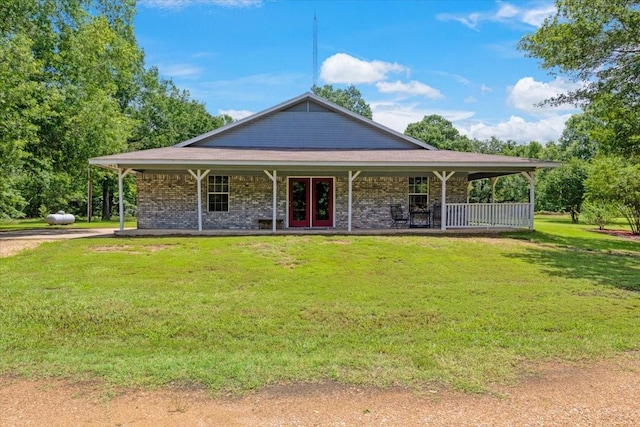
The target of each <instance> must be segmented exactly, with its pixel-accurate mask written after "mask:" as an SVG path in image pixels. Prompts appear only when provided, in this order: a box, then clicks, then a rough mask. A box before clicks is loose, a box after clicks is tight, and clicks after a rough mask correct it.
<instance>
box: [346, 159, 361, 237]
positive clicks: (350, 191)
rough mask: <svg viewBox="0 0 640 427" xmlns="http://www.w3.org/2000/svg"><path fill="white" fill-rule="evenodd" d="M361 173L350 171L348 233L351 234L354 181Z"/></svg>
mask: <svg viewBox="0 0 640 427" xmlns="http://www.w3.org/2000/svg"><path fill="white" fill-rule="evenodd" d="M360 172H362V171H357V172H356V173H353V171H349V202H348V203H349V213H348V218H347V231H349V232H351V215H352V211H353V209H352V207H351V205H352V204H353V180H354V179H356V178H357V177H358V175H360Z"/></svg>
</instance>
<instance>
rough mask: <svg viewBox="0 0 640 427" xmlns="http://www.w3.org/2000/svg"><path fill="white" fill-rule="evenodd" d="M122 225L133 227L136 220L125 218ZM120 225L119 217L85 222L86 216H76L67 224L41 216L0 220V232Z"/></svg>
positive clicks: (113, 226) (115, 226) (112, 226)
mask: <svg viewBox="0 0 640 427" xmlns="http://www.w3.org/2000/svg"><path fill="white" fill-rule="evenodd" d="M124 226H125V227H126V228H131V227H133V228H135V227H136V220H135V219H131V218H126V220H125V223H124ZM118 227H120V220H119V219H117V218H116V219H112V220H110V221H103V220H101V219H94V220H93V221H91V222H87V220H86V218H78V217H76V221H75V222H74V223H73V224H69V225H49V224H47V223H46V222H45V220H44V219H43V218H31V219H15V220H0V233H1V232H3V231H16V230H37V229H40V228H48V229H54V228H58V229H69V228H118Z"/></svg>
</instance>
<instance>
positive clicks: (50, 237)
mask: <svg viewBox="0 0 640 427" xmlns="http://www.w3.org/2000/svg"><path fill="white" fill-rule="evenodd" d="M114 231H115V229H113V228H41V229H34V230H17V231H0V257H7V256H11V255H14V254H16V253H18V252H20V251H22V250H25V249H33V248H35V247H37V246H38V245H39V244H40V243H42V242H52V241H54V240H64V239H78V238H82V237H112V236H113V232H114Z"/></svg>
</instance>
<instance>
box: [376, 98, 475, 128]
mask: <svg viewBox="0 0 640 427" xmlns="http://www.w3.org/2000/svg"><path fill="white" fill-rule="evenodd" d="M369 105H370V106H371V112H372V113H373V120H375V121H376V122H378V123H380V124H383V125H385V126H387V127H389V128H391V129H393V130H395V131H398V132H401V133H404V131H405V129H406V128H407V125H408V124H409V123H415V122H419V121H420V120H422V119H423V118H424V116H429V115H431V114H438V115H439V116H442V117H444V118H445V119H447V120H449V121H452V122H453V121H455V120H464V119H468V118H470V117H472V116H473V115H474V114H475V112H473V111H465V110H439V109H426V108H419V106H418V104H404V105H403V104H398V103H394V102H386V101H375V102H370V103H369Z"/></svg>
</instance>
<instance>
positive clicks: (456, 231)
mask: <svg viewBox="0 0 640 427" xmlns="http://www.w3.org/2000/svg"><path fill="white" fill-rule="evenodd" d="M528 230H529V229H528V228H449V229H447V230H441V229H439V228H385V229H375V230H364V229H357V230H353V231H351V232H349V231H347V230H346V229H340V228H303V229H297V228H295V229H292V228H289V229H284V230H277V231H276V232H275V233H274V232H273V230H202V231H198V230H178V229H153V230H151V229H137V228H130V229H125V230H122V231H121V230H116V231H115V232H114V234H115V235H116V236H118V237H153V236H157V237H163V236H203V237H204V236H210V237H216V236H220V237H221V236H296V235H322V236H423V235H425V236H426V235H496V234H499V233H502V232H505V231H528Z"/></svg>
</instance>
